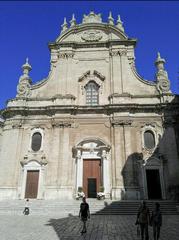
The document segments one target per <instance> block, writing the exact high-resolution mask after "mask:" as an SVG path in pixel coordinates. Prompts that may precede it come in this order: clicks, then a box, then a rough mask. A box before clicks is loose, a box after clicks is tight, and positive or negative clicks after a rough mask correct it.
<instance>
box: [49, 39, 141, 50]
mask: <svg viewBox="0 0 179 240" xmlns="http://www.w3.org/2000/svg"><path fill="white" fill-rule="evenodd" d="M116 45H125V46H135V45H136V39H129V40H115V39H114V40H108V41H100V42H80V43H78V42H61V43H55V42H53V43H49V48H50V49H59V48H62V47H70V48H72V49H78V48H94V47H95V48H96V47H105V48H110V47H112V46H116Z"/></svg>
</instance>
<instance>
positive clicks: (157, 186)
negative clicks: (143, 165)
mask: <svg viewBox="0 0 179 240" xmlns="http://www.w3.org/2000/svg"><path fill="white" fill-rule="evenodd" d="M146 178H147V191H148V198H149V199H161V198H162V193H161V183H160V173H159V170H158V169H146Z"/></svg>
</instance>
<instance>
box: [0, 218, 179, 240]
mask: <svg viewBox="0 0 179 240" xmlns="http://www.w3.org/2000/svg"><path fill="white" fill-rule="evenodd" d="M134 223H135V216H112V215H111V216H91V219H90V220H89V221H88V223H87V229H88V230H87V233H86V234H83V235H81V234H80V231H81V226H82V224H81V221H80V220H79V218H78V217H77V216H69V217H58V216H57V215H55V216H33V215H29V216H23V215H22V216H15V215H12V216H8V215H5V216H2V215H1V216H0V239H1V240H48V239H50V240H82V239H84V240H138V239H139V238H137V235H136V226H135V225H134ZM149 233H150V240H152V239H153V238H152V228H151V227H150V228H149ZM178 239H179V216H163V227H162V230H161V239H160V240H178Z"/></svg>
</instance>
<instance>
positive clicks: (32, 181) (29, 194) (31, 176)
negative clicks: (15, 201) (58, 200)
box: [25, 171, 39, 198]
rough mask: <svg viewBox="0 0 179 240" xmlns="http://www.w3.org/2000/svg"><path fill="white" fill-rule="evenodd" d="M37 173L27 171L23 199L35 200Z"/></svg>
mask: <svg viewBox="0 0 179 240" xmlns="http://www.w3.org/2000/svg"><path fill="white" fill-rule="evenodd" d="M38 182H39V171H27V180H26V190H25V198H37V193H38Z"/></svg>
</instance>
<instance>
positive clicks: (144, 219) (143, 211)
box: [136, 201, 150, 240]
mask: <svg viewBox="0 0 179 240" xmlns="http://www.w3.org/2000/svg"><path fill="white" fill-rule="evenodd" d="M149 222H150V211H149V208H148V207H147V206H146V202H145V201H143V202H142V204H141V205H140V207H139V209H138V213H137V220H136V224H140V230H141V239H142V240H144V235H145V240H148V239H149V233H148V225H149Z"/></svg>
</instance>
